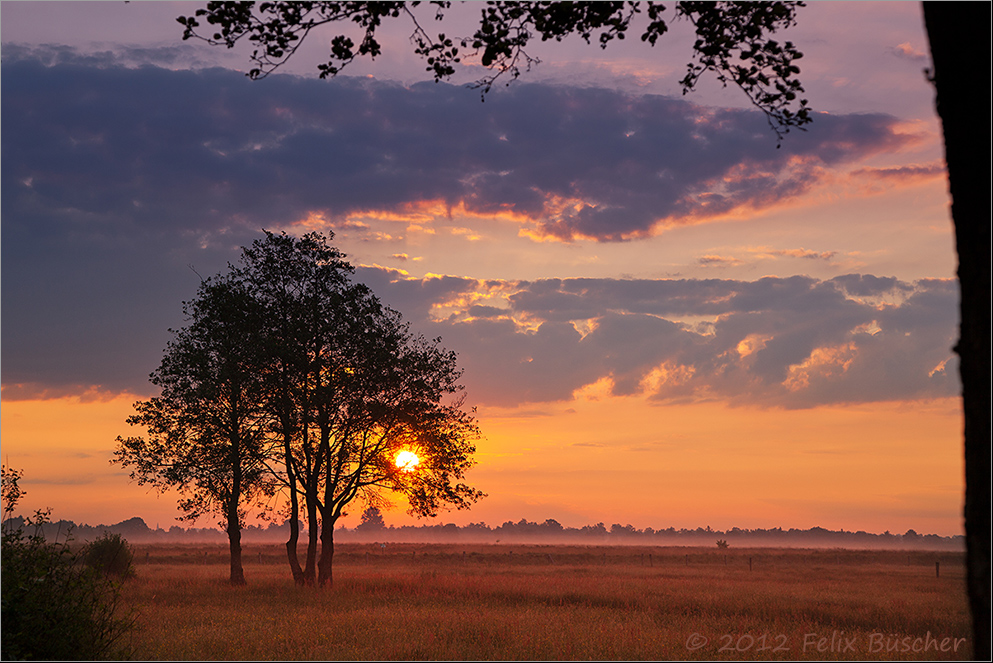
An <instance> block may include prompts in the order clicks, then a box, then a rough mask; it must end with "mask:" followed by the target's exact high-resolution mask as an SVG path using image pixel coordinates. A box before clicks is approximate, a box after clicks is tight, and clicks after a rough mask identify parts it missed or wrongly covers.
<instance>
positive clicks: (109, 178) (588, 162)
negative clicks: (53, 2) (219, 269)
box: [4, 47, 909, 241]
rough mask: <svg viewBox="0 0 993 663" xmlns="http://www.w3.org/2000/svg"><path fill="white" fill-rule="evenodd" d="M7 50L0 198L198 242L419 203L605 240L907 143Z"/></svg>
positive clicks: (844, 123) (749, 204) (616, 108)
mask: <svg viewBox="0 0 993 663" xmlns="http://www.w3.org/2000/svg"><path fill="white" fill-rule="evenodd" d="M5 48H6V47H5ZM53 48H54V47H53ZM14 53H15V55H16V56H17V57H14V58H12V59H10V60H9V61H8V60H5V62H4V88H5V90H7V91H8V97H7V98H8V100H13V101H8V102H7V103H5V106H4V114H5V118H6V121H7V122H8V123H9V124H11V125H12V126H17V127H18V132H17V134H16V137H15V138H14V139H13V140H8V141H7V142H6V143H5V163H6V166H5V171H7V172H8V173H9V174H10V179H11V180H12V181H16V182H22V181H24V180H26V179H30V181H31V182H32V183H33V184H32V186H30V187H24V186H23V185H22V186H21V188H17V187H10V188H9V189H8V191H9V193H11V194H13V195H15V196H16V198H17V200H16V203H15V204H17V205H18V206H21V205H24V204H26V199H27V198H28V193H31V194H32V196H31V200H33V201H34V202H35V203H36V204H37V205H40V206H43V207H47V208H48V209H53V208H58V209H69V210H76V211H78V212H79V213H82V214H91V215H98V216H99V217H102V218H104V219H105V220H106V219H107V218H108V217H109V218H111V219H114V220H115V221H117V222H123V221H124V220H125V219H127V220H130V221H131V222H134V223H138V224H140V225H141V226H142V227H152V226H156V225H159V226H161V225H162V224H163V223H166V222H168V223H169V224H170V225H171V226H173V227H175V226H176V225H184V224H185V225H188V226H191V227H195V228H197V229H199V230H201V231H203V232H205V233H208V234H210V235H213V234H216V233H218V232H220V231H222V230H223V229H225V228H231V227H233V226H244V225H246V224H248V225H252V226H254V227H258V226H259V225H263V224H265V225H269V226H272V225H274V224H279V225H280V226H283V225H286V224H291V223H294V222H297V221H299V220H300V219H305V218H307V217H308V216H309V215H312V214H314V213H320V214H324V215H326V217H327V218H328V219H329V220H331V221H337V220H339V219H344V218H347V217H348V215H350V214H354V213H358V212H363V211H369V210H381V211H391V210H392V211H396V212H402V211H403V210H404V209H406V208H407V207H409V206H410V205H416V204H418V203H419V201H425V200H430V201H439V202H440V203H441V204H442V205H444V206H448V207H455V206H464V208H465V210H466V211H468V212H469V213H473V214H478V215H493V214H501V213H502V214H512V215H516V217H517V218H519V219H521V220H523V221H524V222H525V223H526V225H527V231H528V232H529V233H531V234H532V235H535V236H539V237H553V238H558V239H561V240H565V241H569V240H572V239H576V238H579V237H586V238H591V239H595V240H598V241H613V240H622V239H626V238H632V237H640V236H645V235H649V234H652V233H653V232H656V230H657V228H658V227H659V226H660V224H661V225H662V226H665V225H673V224H681V223H691V222H693V223H696V222H700V221H701V220H707V219H709V218H713V217H716V216H720V215H723V214H727V213H730V212H732V211H734V210H736V209H742V208H761V207H764V206H768V205H772V204H775V203H778V202H781V201H782V200H784V199H788V198H791V197H795V196H798V195H801V194H803V193H804V192H805V191H808V190H809V189H810V188H811V187H814V186H816V185H817V183H818V182H819V181H820V179H821V177H822V173H823V171H824V169H825V168H829V167H832V166H834V165H837V164H841V163H848V162H856V161H859V160H860V159H863V158H865V157H866V156H869V155H871V154H875V153H878V152H880V151H886V150H892V149H896V148H898V147H899V146H900V145H901V144H903V143H904V142H906V141H907V140H909V138H908V137H906V136H904V135H901V134H898V133H896V131H895V124H896V120H895V119H894V118H892V117H888V116H884V115H878V114H877V115H847V116H835V115H829V114H823V113H822V114H818V115H817V117H816V118H815V122H814V123H813V125H812V126H811V128H810V130H809V131H807V132H797V134H796V136H795V137H794V136H792V135H791V137H790V139H789V140H787V141H786V142H785V143H784V144H783V146H782V149H776V141H775V140H774V139H773V137H772V136H771V134H770V132H769V130H768V127H767V126H766V123H765V120H764V117H763V116H762V114H761V113H758V112H754V111H746V110H732V109H704V108H700V107H697V106H694V105H692V104H690V103H688V102H686V101H684V100H682V99H672V98H668V97H662V96H654V95H644V96H633V95H629V94H624V93H620V92H617V91H610V90H603V89H588V88H578V87H565V86H552V85H538V84H520V85H515V86H512V87H511V88H509V89H507V90H500V91H499V92H498V93H494V94H492V95H490V96H488V97H487V101H486V103H485V104H481V103H480V102H479V98H478V94H476V93H474V92H472V91H471V90H466V89H464V88H459V87H454V86H450V85H444V84H432V83H423V84H415V85H412V86H409V87H404V86H401V85H398V84H391V83H384V82H376V81H370V80H366V79H347V78H342V79H339V80H335V81H320V80H312V79H302V78H295V77H290V76H272V77H270V78H268V79H266V80H264V81H256V82H251V81H248V80H246V79H245V77H244V76H242V75H241V74H239V73H236V72H232V71H228V70H222V69H208V70H200V71H189V70H186V71H169V70H166V69H161V68H157V67H154V66H143V67H139V68H125V67H115V66H111V65H112V63H113V61H114V56H113V54H110V55H108V56H107V58H103V59H100V58H98V60H97V61H94V60H93V57H94V56H91V55H87V56H78V57H75V58H74V57H72V54H71V52H63V51H60V53H61V54H60V55H59V57H55V58H48V59H47V60H45V62H47V63H52V62H54V63H55V64H50V66H46V65H45V64H43V62H42V61H40V60H38V59H31V58H29V57H26V56H24V54H23V53H21V52H18V51H16V50H15V51H14ZM25 189H30V192H29V191H26V190H25ZM5 193H7V192H5Z"/></svg>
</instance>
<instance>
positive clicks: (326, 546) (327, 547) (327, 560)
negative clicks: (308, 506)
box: [317, 515, 335, 587]
mask: <svg viewBox="0 0 993 663" xmlns="http://www.w3.org/2000/svg"><path fill="white" fill-rule="evenodd" d="M334 523H335V519H333V518H328V517H327V516H326V515H325V516H324V519H323V520H322V521H321V560H320V562H319V563H318V565H317V566H318V576H317V585H318V586H319V587H331V585H332V584H333V582H334V581H333V579H332V577H331V570H332V566H331V565H332V560H333V559H334Z"/></svg>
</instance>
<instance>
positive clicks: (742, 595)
mask: <svg viewBox="0 0 993 663" xmlns="http://www.w3.org/2000/svg"><path fill="white" fill-rule="evenodd" d="M205 551H206V552H207V553H208V555H207V556H206V559H205V557H204V554H203V553H204V552H205ZM463 551H465V554H464V555H463ZM223 552H224V551H223V548H222V547H211V548H205V547H178V546H173V547H171V548H166V547H162V546H155V547H139V549H138V553H137V555H136V561H137V562H138V579H137V580H136V581H134V582H133V583H131V584H130V587H129V589H128V592H129V595H130V598H131V599H132V601H133V602H134V603H135V605H136V606H137V607H138V608H139V609H140V611H141V617H140V619H139V630H138V632H137V633H136V635H135V639H134V647H135V651H134V657H135V658H139V659H173V660H184V659H186V660H188V659H215V660H216V659H242V660H255V659H258V660H271V659H314V660H335V659H339V660H341V659H345V660H347V659H365V660H369V659H372V660H383V659H401V660H403V659H422V660H423V659H481V660H493V659H518V660H528V659H559V660H561V659H608V660H611V659H614V660H617V659H624V660H637V659H642V660H644V659H650V660H654V659H729V660H739V659H817V660H823V659H863V658H869V659H894V660H908V659H918V660H932V659H962V658H967V657H969V656H970V654H971V647H970V645H969V641H968V640H966V641H964V642H963V641H962V640H958V650H957V651H947V652H942V651H940V647H941V645H942V644H943V639H944V638H950V639H951V638H959V639H961V638H967V637H968V623H969V620H968V610H967V601H966V595H965V588H964V568H963V565H962V558H961V555H956V554H951V553H920V552H917V553H906V552H892V551H890V552H864V551H858V552H855V551H816V552H815V551H809V550H801V551H796V550H769V549H754V550H732V551H729V553H728V555H727V563H726V564H725V556H724V554H723V553H717V552H714V551H711V550H704V549H700V548H650V547H643V548H638V547H630V548H591V547H585V546H561V547H556V546H504V545H497V546H479V545H477V546H471V545H466V546H462V545H437V546H431V545H424V544H405V545H399V544H398V545H391V546H389V547H388V548H387V549H386V550H385V551H384V550H382V549H380V548H379V547H378V546H374V545H361V544H346V545H340V546H337V547H336V555H335V584H334V587H333V589H330V590H316V589H313V588H297V587H294V586H293V584H292V582H291V581H290V579H289V571H288V567H287V566H286V563H285V560H284V559H283V557H282V554H281V546H264V547H263V546H251V547H249V548H248V549H247V550H246V554H245V562H246V575H247V576H248V581H249V585H248V586H247V587H240V588H234V587H230V586H228V585H227V584H226V583H225V577H226V572H227V567H226V558H225V556H224V554H223ZM146 553H147V559H146ZM260 555H261V556H260ZM649 555H651V558H650V560H651V562H650V563H651V565H649ZM749 558H752V569H751V570H749V568H748V559H749ZM260 560H261V562H260ZM463 560H464V561H463ZM935 560H940V561H941V575H940V577H935V569H934V561H935ZM928 633H930V637H931V638H932V639H933V641H934V642H935V643H936V644H937V647H938V650H937V651H936V650H935V646H934V645H931V646H930V647H929V649H928V650H927V651H926V652H924V651H921V652H914V651H912V649H913V647H914V646H915V645H917V646H918V647H924V646H925V644H927V643H930V642H932V640H928ZM695 634H698V635H695ZM874 634H876V635H874ZM763 635H764V638H763ZM832 636H834V639H833V640H832ZM702 638H706V639H707V643H706V644H705V645H703V646H700V647H699V648H692V646H693V645H697V644H701V643H703V639H702ZM820 638H824V640H823V641H820ZM916 638H920V640H917V641H915V639H916ZM955 642H956V641H955V640H949V641H947V642H944V644H945V645H946V647H947V648H948V649H949V650H951V648H952V646H953V645H954V644H955ZM818 643H820V646H821V648H822V649H821V650H820V651H818ZM846 643H847V644H848V646H849V649H848V651H844V649H845V647H846ZM904 645H905V646H906V647H907V648H908V649H909V650H908V651H900V649H901V647H902V646H904ZM722 646H723V647H724V650H723V651H722ZM887 646H889V647H892V648H894V649H893V650H891V651H887ZM880 649H881V650H880Z"/></svg>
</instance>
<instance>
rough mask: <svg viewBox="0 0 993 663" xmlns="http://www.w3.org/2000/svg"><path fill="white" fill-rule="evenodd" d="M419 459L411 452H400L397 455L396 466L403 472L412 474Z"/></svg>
mask: <svg viewBox="0 0 993 663" xmlns="http://www.w3.org/2000/svg"><path fill="white" fill-rule="evenodd" d="M420 462H421V459H420V458H418V457H417V454H415V453H414V452H413V451H401V452H400V453H398V454H397V459H396V464H397V467H399V468H400V469H401V470H403V471H404V472H413V471H414V470H415V469H416V468H417V464H418V463H420Z"/></svg>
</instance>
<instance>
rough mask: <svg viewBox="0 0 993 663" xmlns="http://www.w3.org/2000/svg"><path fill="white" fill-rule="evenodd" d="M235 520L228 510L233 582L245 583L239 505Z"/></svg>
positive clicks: (233, 583) (235, 510)
mask: <svg viewBox="0 0 993 663" xmlns="http://www.w3.org/2000/svg"><path fill="white" fill-rule="evenodd" d="M234 512H235V513H234V521H233V522H232V521H231V513H230V510H229V512H228V549H229V550H230V551H231V584H232V585H244V584H246V583H245V569H244V567H243V566H242V564H241V527H240V526H239V524H238V506H237V504H236V505H235V507H234Z"/></svg>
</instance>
